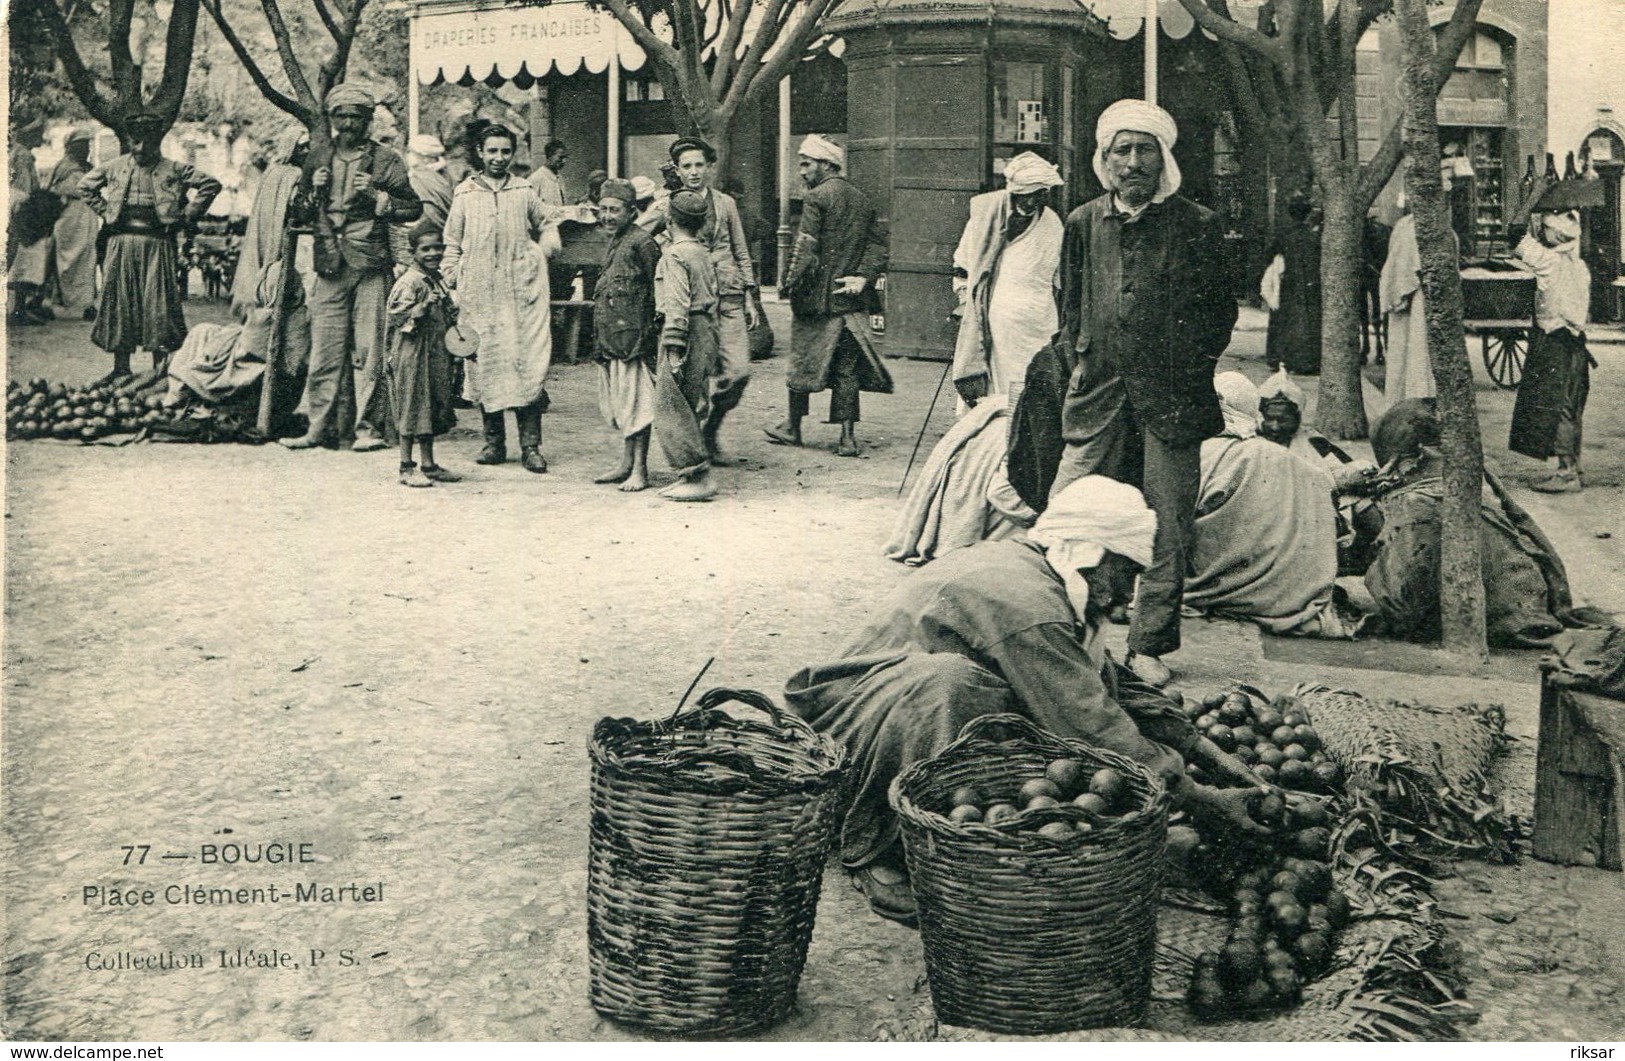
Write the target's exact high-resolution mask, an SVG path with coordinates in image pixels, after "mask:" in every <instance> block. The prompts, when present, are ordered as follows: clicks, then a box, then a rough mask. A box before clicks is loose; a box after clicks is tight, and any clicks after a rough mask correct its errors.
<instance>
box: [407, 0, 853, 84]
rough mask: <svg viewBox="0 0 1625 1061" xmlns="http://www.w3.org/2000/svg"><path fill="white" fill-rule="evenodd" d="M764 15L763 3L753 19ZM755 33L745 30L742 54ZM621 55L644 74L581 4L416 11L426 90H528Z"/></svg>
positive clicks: (619, 35) (628, 42) (607, 24)
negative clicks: (474, 86)
mask: <svg viewBox="0 0 1625 1061" xmlns="http://www.w3.org/2000/svg"><path fill="white" fill-rule="evenodd" d="M760 11H761V7H760V6H758V7H757V8H756V9H755V10H753V11H752V17H753V18H755V17H756V16H757V15H758V14H759V12H760ZM713 17H714V15H713ZM750 36H751V35H750V32H749V31H748V30H747V32H746V33H745V36H744V39H743V40H742V41H741V43H740V49H739V54H741V55H743V54H744V50H745V48H746V47H747V46H748V44H749V42H750ZM820 49H827V50H828V51H830V52H832V53H833V54H835V55H840V54H841V51H842V50H843V49H842V42H841V41H839V40H834V41H832V40H829V39H827V38H826V39H824V40H821V41H819V42H817V43H816V44H815V45H814V48H813V49H812V50H813V51H817V50H820ZM616 56H618V57H619V58H620V65H621V67H622V69H625V70H639V69H642V67H643V64H644V62H645V61H646V59H647V57H646V56H645V55H644V54H643V49H642V48H640V47H639V46H638V44H637V42H636V41H634V40H633V39H632V35H631V34H630V33H628V32H627V31H626V28H625V27H624V26H622V25H621V24H620V23H619V22H617V21H616V20H615V16H614V15H612V14H610V13H609V12H608V11H607V10H597V11H594V10H592V9H591V8H589V7H588V6H587V5H586V4H583V3H568V2H567V3H552V4H545V5H541V6H530V5H525V6H520V5H512V6H486V5H481V4H479V3H467V2H452V3H439V2H435V0H428V2H426V3H420V4H418V5H417V6H416V7H415V8H414V9H413V11H412V41H411V64H412V72H413V75H414V76H415V77H416V78H417V79H418V82H419V83H420V84H424V85H432V84H436V83H438V82H440V81H442V80H444V81H453V82H456V81H463V80H464V79H472V80H475V81H498V80H512V81H516V82H518V83H519V84H520V85H521V86H522V87H527V88H528V87H529V82H531V81H534V80H535V79H537V78H542V77H546V76H547V75H548V74H549V73H552V72H554V71H557V72H559V73H561V74H565V75H569V74H574V73H576V72H578V71H579V70H581V69H582V68H583V67H585V68H586V69H587V70H588V72H590V73H594V74H597V73H602V72H603V71H604V69H605V68H606V67H608V66H609V62H610V59H611V58H612V57H616Z"/></svg>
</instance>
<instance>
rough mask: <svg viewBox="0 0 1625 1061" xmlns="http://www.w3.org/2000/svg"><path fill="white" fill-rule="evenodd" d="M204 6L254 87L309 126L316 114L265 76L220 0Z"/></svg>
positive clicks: (274, 104)
mask: <svg viewBox="0 0 1625 1061" xmlns="http://www.w3.org/2000/svg"><path fill="white" fill-rule="evenodd" d="M203 6H204V8H205V9H206V10H207V11H208V12H209V15H210V17H212V18H213V19H214V24H215V25H216V26H218V27H219V28H220V35H221V36H222V37H224V38H225V39H226V44H227V45H229V46H230V47H231V50H232V53H233V54H235V55H236V56H237V61H238V62H240V63H242V64H243V69H244V70H246V71H248V77H249V80H251V81H253V82H254V87H255V88H257V89H259V90H260V94H261V95H263V96H264V97H265V98H266V99H267V100H270V102H271V105H272V106H274V107H276V108H277V109H278V110H282V111H286V112H287V113H288V114H291V115H293V116H294V117H295V118H297V119H298V120H299V121H300V122H301V123H302V124H304V125H306V126H309V125H310V124H311V120H312V119H313V118H314V116H315V115H314V112H312V111H310V110H309V109H308V108H306V107H305V106H303V105H302V104H300V103H299V102H298V101H297V100H294V99H292V98H290V97H289V96H287V95H286V94H285V93H283V92H280V91H278V89H277V88H276V86H275V85H272V84H271V82H270V79H268V78H267V77H266V76H265V71H264V70H262V69H261V68H260V64H259V63H258V62H256V61H255V60H254V56H253V55H252V54H251V53H250V52H249V50H248V49H247V48H246V47H245V46H244V45H243V42H242V39H241V38H240V37H238V36H237V31H236V30H234V29H232V28H231V25H230V24H229V23H228V22H227V21H226V20H225V18H224V17H222V15H221V11H220V0H203Z"/></svg>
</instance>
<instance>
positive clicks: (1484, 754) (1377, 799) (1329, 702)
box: [1293, 685, 1519, 862]
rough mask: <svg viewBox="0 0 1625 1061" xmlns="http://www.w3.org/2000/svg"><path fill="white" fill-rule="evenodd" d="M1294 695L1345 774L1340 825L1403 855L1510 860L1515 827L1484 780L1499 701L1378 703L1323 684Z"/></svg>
mask: <svg viewBox="0 0 1625 1061" xmlns="http://www.w3.org/2000/svg"><path fill="white" fill-rule="evenodd" d="M1293 699H1295V700H1296V702H1297V706H1298V708H1299V709H1300V710H1301V711H1302V712H1303V713H1304V714H1305V715H1306V716H1307V717H1308V718H1309V721H1310V723H1311V724H1312V725H1313V726H1314V727H1315V732H1316V733H1318V734H1319V735H1320V739H1321V742H1322V744H1323V745H1324V747H1325V750H1326V754H1327V755H1329V756H1331V757H1332V758H1333V759H1334V760H1336V761H1337V763H1338V765H1339V766H1341V767H1342V768H1343V772H1344V774H1345V775H1346V787H1347V792H1348V796H1349V800H1350V803H1351V805H1352V812H1351V813H1350V815H1349V816H1348V819H1347V821H1346V823H1345V825H1346V827H1347V828H1354V829H1359V828H1361V827H1366V828H1365V829H1364V832H1365V835H1366V838H1367V839H1369V840H1371V841H1373V842H1375V843H1377V844H1378V845H1380V846H1382V847H1384V848H1386V849H1387V850H1388V851H1389V852H1390V853H1392V854H1396V855H1399V854H1400V853H1401V852H1404V853H1405V856H1401V857H1406V856H1409V855H1411V854H1414V853H1426V854H1427V855H1431V856H1435V857H1477V858H1486V859H1490V860H1493V861H1497V862H1510V861H1512V860H1513V857H1514V845H1515V842H1516V839H1517V835H1518V831H1519V823H1518V822H1517V821H1516V820H1515V819H1512V818H1510V817H1509V816H1508V815H1507V813H1506V809H1505V807H1504V805H1503V803H1502V801H1501V799H1500V798H1499V797H1498V796H1497V795H1496V793H1495V791H1494V789H1493V788H1492V786H1491V785H1490V781H1489V772H1490V766H1491V763H1492V761H1493V760H1494V759H1495V758H1496V756H1497V755H1498V754H1500V752H1501V751H1502V750H1503V748H1504V747H1505V744H1506V741H1507V737H1506V713H1505V711H1504V710H1503V709H1502V708H1501V707H1499V706H1497V705H1491V706H1489V707H1480V706H1479V705H1477V704H1468V705H1465V706H1462V707H1457V708H1453V709H1446V708H1439V707H1432V706H1429V705H1426V704H1415V703H1410V702H1407V701H1403V700H1387V701H1384V702H1382V703H1377V702H1375V701H1372V700H1368V699H1366V698H1365V697H1364V696H1361V695H1360V694H1359V693H1355V692H1349V691H1347V690H1334V689H1329V688H1327V687H1326V686H1323V685H1300V686H1298V688H1297V689H1296V690H1294V692H1293ZM1345 838H1346V833H1345Z"/></svg>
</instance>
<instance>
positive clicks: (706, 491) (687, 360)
mask: <svg viewBox="0 0 1625 1061" xmlns="http://www.w3.org/2000/svg"><path fill="white" fill-rule="evenodd" d="M707 206H708V204H707V203H706V200H705V196H703V195H700V194H699V193H697V192H690V191H681V192H677V193H675V194H674V195H672V197H671V200H670V208H669V216H670V221H671V230H670V231H671V243H670V244H669V245H668V246H667V247H666V250H665V252H664V253H663V254H662V255H661V256H660V271H661V289H660V295H659V300H660V301H659V305H660V310H661V312H662V313H663V314H664V315H665V318H666V320H665V325H664V327H663V328H662V329H661V332H660V368H659V371H657V372H656V373H655V415H654V423H655V434H656V435H657V436H658V437H659V438H660V448H661V450H662V451H663V452H664V453H665V454H666V460H667V461H669V462H670V463H671V466H672V467H673V468H675V469H677V481H676V482H675V483H673V484H671V485H670V486H668V487H666V488H665V489H664V490H662V491H660V493H661V495H662V496H664V497H667V498H670V499H671V500H673V501H709V500H711V499H712V498H713V497H715V496H717V488H716V486H715V485H714V484H713V483H712V482H711V456H710V453H709V451H708V450H707V449H706V445H705V434H704V431H703V429H702V428H701V426H700V425H701V424H703V423H704V422H705V418H706V416H707V415H708V414H709V413H710V409H711V402H710V384H711V377H712V376H714V375H715V374H716V371H717V361H718V356H719V352H718V345H717V335H718V333H717V270H716V266H715V265H713V264H712V263H711V252H710V251H708V250H706V248H705V245H704V244H702V243H701V242H700V241H699V239H698V238H697V235H698V233H699V231H700V226H701V225H703V224H705V214H706V209H707Z"/></svg>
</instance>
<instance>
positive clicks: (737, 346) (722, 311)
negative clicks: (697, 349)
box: [655, 136, 756, 460]
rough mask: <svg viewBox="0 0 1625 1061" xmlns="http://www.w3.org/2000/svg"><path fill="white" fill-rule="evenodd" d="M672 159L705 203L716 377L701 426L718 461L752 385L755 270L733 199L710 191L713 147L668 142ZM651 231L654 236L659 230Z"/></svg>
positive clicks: (689, 140)
mask: <svg viewBox="0 0 1625 1061" xmlns="http://www.w3.org/2000/svg"><path fill="white" fill-rule="evenodd" d="M670 155H671V161H672V164H673V165H674V166H676V167H677V179H678V180H679V181H680V182H681V183H682V187H683V190H686V191H690V192H694V193H695V194H697V195H699V196H701V197H703V198H704V199H705V202H706V216H705V223H704V224H702V225H701V226H700V231H699V233H698V237H697V238H698V239H699V241H700V244H701V245H702V246H704V247H705V249H706V250H707V251H708V252H710V255H711V264H712V265H714V266H716V270H717V299H718V302H717V327H718V350H717V354H718V356H717V373H716V375H715V376H714V377H713V378H712V380H711V411H710V413H709V414H707V416H706V418H705V423H704V425H703V426H702V430H703V433H704V435H705V447H706V449H707V450H708V451H709V452H710V454H711V459H712V460H716V459H717V434H718V432H719V431H721V430H722V421H723V418H724V417H726V416H727V415H728V413H730V412H731V411H733V410H734V409H735V408H737V407H738V405H739V402H740V400H741V399H742V398H743V397H744V395H745V386H746V385H747V384H748V383H750V329H751V328H753V327H755V325H756V300H755V298H754V297H753V295H754V293H755V289H756V266H755V264H754V263H753V262H752V261H751V257H750V241H749V238H748V237H747V236H746V235H745V224H744V222H743V220H741V218H740V216H739V204H738V203H736V202H735V201H734V198H733V196H731V195H729V194H727V193H726V192H721V191H718V190H717V189H715V188H713V187H712V183H713V180H714V177H715V166H716V161H717V152H716V148H714V147H712V146H711V145H710V144H708V143H706V142H705V141H704V140H702V139H700V138H699V137H697V136H684V137H679V138H678V139H677V140H675V141H673V142H672V145H671V149H670ZM655 231H656V232H657V233H658V232H659V229H658V228H656V229H655Z"/></svg>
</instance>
